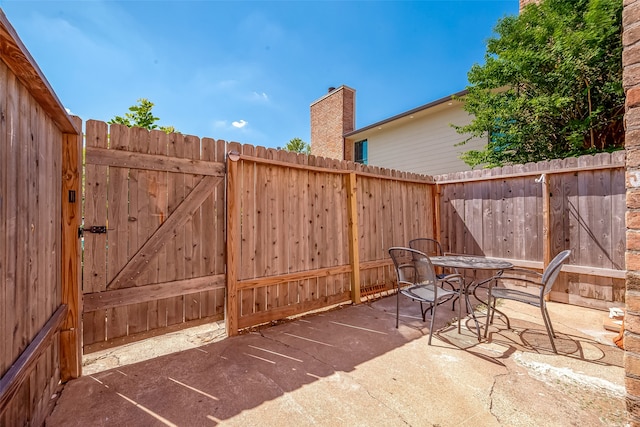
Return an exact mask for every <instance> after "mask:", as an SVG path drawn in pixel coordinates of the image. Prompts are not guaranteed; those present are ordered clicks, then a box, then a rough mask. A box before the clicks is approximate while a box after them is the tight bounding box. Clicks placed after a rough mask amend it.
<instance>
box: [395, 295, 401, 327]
mask: <svg viewBox="0 0 640 427" xmlns="http://www.w3.org/2000/svg"><path fill="white" fill-rule="evenodd" d="M399 318H400V289H398V293H397V294H396V329H398V321H399Z"/></svg>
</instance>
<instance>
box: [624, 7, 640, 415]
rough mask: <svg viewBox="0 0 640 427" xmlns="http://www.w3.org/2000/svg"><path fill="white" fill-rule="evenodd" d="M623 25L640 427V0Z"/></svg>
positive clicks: (630, 322) (634, 385)
mask: <svg viewBox="0 0 640 427" xmlns="http://www.w3.org/2000/svg"><path fill="white" fill-rule="evenodd" d="M622 25H623V34H622V43H623V53H622V66H623V77H622V81H623V86H624V90H625V95H626V101H625V130H626V135H625V147H626V155H627V179H626V183H627V213H626V226H627V251H626V257H625V258H626V259H625V262H626V268H627V280H626V282H627V283H626V287H627V289H626V293H625V302H626V306H627V314H626V316H625V321H624V323H625V333H624V347H625V357H624V368H625V385H626V389H627V410H628V411H629V425H631V426H640V0H624V9H623V12H622Z"/></svg>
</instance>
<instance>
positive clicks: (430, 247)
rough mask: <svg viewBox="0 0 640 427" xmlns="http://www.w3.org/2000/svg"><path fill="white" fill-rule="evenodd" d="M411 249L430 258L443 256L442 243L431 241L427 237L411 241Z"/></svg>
mask: <svg viewBox="0 0 640 427" xmlns="http://www.w3.org/2000/svg"><path fill="white" fill-rule="evenodd" d="M409 247H410V248H411V249H416V250H418V251H420V252H422V253H424V254H427V255H429V256H441V255H442V245H440V242H438V241H437V240H436V239H430V238H427V237H420V238H419V239H413V240H410V241H409Z"/></svg>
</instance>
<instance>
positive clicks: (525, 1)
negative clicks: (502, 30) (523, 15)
mask: <svg viewBox="0 0 640 427" xmlns="http://www.w3.org/2000/svg"><path fill="white" fill-rule="evenodd" d="M529 3H540V0H520V10H522V8H523V7H525V6H526V5H528V4H529Z"/></svg>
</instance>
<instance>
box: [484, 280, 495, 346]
mask: <svg viewBox="0 0 640 427" xmlns="http://www.w3.org/2000/svg"><path fill="white" fill-rule="evenodd" d="M491 298H492V296H491V292H489V294H488V296H487V320H485V322H484V338H485V339H486V338H487V334H488V333H489V325H490V324H491V323H492V322H493V319H492V315H493V314H492V313H491ZM494 301H495V298H494Z"/></svg>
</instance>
